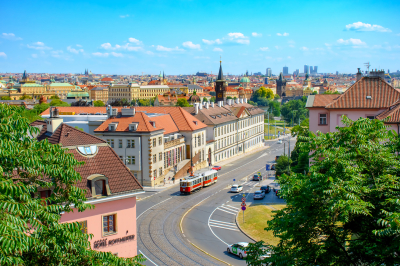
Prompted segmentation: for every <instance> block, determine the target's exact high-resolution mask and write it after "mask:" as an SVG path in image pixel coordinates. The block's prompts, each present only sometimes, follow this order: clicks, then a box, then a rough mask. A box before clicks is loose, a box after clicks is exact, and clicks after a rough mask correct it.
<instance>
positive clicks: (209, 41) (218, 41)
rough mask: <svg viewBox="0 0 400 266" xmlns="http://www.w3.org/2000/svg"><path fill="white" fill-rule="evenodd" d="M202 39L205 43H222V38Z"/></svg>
mask: <svg viewBox="0 0 400 266" xmlns="http://www.w3.org/2000/svg"><path fill="white" fill-rule="evenodd" d="M202 41H203V42H204V43H205V44H210V45H211V44H222V41H221V40H220V39H216V40H215V41H213V40H206V39H202Z"/></svg>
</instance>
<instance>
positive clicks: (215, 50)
mask: <svg viewBox="0 0 400 266" xmlns="http://www.w3.org/2000/svg"><path fill="white" fill-rule="evenodd" d="M213 51H214V52H223V51H224V50H222V49H221V48H218V47H216V48H214V49H213Z"/></svg>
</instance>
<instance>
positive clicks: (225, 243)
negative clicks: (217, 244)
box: [209, 224, 239, 245]
mask: <svg viewBox="0 0 400 266" xmlns="http://www.w3.org/2000/svg"><path fill="white" fill-rule="evenodd" d="M209 226H212V227H217V228H222V229H226V230H232V231H238V232H239V230H238V229H233V228H227V227H221V226H216V225H212V224H210V225H209ZM213 233H214V232H213ZM214 235H215V234H214ZM219 240H221V239H219ZM221 241H222V240H221ZM222 242H224V241H222ZM224 243H225V242H224ZM225 244H226V245H228V244H227V243H225Z"/></svg>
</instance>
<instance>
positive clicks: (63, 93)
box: [47, 83, 75, 99]
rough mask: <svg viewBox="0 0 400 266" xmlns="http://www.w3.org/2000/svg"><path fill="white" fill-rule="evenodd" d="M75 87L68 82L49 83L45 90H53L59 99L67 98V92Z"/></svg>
mask: <svg viewBox="0 0 400 266" xmlns="http://www.w3.org/2000/svg"><path fill="white" fill-rule="evenodd" d="M74 89H75V86H74V85H72V84H69V83H51V84H50V85H49V86H48V87H47V90H48V91H49V92H54V93H55V94H56V95H57V96H58V97H60V99H67V95H68V92H70V91H72V90H74Z"/></svg>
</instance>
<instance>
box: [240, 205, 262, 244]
mask: <svg viewBox="0 0 400 266" xmlns="http://www.w3.org/2000/svg"><path fill="white" fill-rule="evenodd" d="M239 212H240V211H238V213H237V214H236V218H235V222H236V225H237V227H238V228H239V230H240V231H241V232H242V233H243V234H245V235H246V236H247V237H248V238H250V239H251V240H253V241H254V242H258V241H257V240H255V239H254V238H252V237H251V236H250V235H249V234H247V233H246V232H245V231H243V229H242V228H241V227H240V225H239V222H238V219H237V218H238V216H239Z"/></svg>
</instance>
